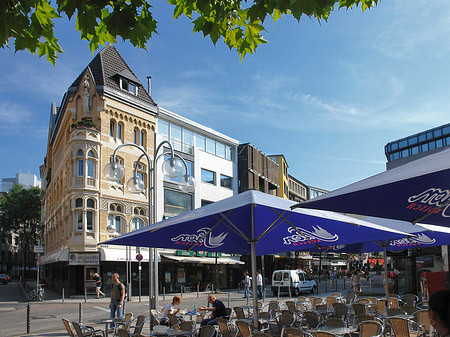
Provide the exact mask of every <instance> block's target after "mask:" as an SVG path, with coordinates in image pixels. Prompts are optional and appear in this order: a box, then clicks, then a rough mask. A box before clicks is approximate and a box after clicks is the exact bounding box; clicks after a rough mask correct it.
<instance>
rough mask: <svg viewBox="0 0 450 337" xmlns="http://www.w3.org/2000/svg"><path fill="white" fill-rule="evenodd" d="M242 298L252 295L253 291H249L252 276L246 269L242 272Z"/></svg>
mask: <svg viewBox="0 0 450 337" xmlns="http://www.w3.org/2000/svg"><path fill="white" fill-rule="evenodd" d="M243 281H244V298H247V297H250V296H253V292H252V291H251V289H250V288H251V282H252V278H251V277H250V276H249V275H248V271H245V272H244V280H243Z"/></svg>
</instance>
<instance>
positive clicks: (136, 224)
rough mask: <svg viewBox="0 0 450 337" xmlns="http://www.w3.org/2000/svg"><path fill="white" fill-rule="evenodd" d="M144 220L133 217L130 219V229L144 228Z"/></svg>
mask: <svg viewBox="0 0 450 337" xmlns="http://www.w3.org/2000/svg"><path fill="white" fill-rule="evenodd" d="M144 226H145V222H144V220H142V219H141V218H133V219H132V220H131V230H133V231H134V230H136V229H141V228H144Z"/></svg>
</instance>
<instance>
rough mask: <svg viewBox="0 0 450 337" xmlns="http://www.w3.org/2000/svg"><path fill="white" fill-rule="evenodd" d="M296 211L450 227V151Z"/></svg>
mask: <svg viewBox="0 0 450 337" xmlns="http://www.w3.org/2000/svg"><path fill="white" fill-rule="evenodd" d="M294 207H304V208H311V209H323V210H329V211H335V212H342V213H350V214H361V215H366V216H374V217H381V218H389V219H396V220H403V221H408V222H411V223H419V222H420V223H425V224H433V225H439V226H446V227H450V149H446V150H443V151H441V152H438V153H435V154H432V155H429V156H426V157H423V158H420V159H418V160H415V161H413V162H409V163H407V164H404V165H401V166H398V167H396V168H393V169H391V170H389V171H385V172H382V173H380V174H377V175H375V176H372V177H369V178H367V179H364V180H361V181H358V182H356V183H353V184H350V185H347V186H345V187H342V188H340V189H337V190H334V191H332V192H329V193H327V194H324V195H322V196H319V197H317V198H314V199H312V200H308V201H306V202H303V203H300V204H297V205H295V206H294Z"/></svg>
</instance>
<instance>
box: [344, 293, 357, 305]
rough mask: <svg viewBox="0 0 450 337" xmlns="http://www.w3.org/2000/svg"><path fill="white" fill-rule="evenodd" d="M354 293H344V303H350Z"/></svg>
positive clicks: (353, 298)
mask: <svg viewBox="0 0 450 337" xmlns="http://www.w3.org/2000/svg"><path fill="white" fill-rule="evenodd" d="M355 297H356V295H355V294H353V293H347V295H345V303H346V304H352V303H353V301H354V300H355Z"/></svg>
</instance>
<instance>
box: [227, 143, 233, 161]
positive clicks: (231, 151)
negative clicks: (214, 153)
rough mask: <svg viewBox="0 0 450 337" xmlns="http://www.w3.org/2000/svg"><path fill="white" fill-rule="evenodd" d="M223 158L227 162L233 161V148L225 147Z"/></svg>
mask: <svg viewBox="0 0 450 337" xmlns="http://www.w3.org/2000/svg"><path fill="white" fill-rule="evenodd" d="M225 158H226V159H228V160H233V148H232V147H229V146H226V150H225Z"/></svg>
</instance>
